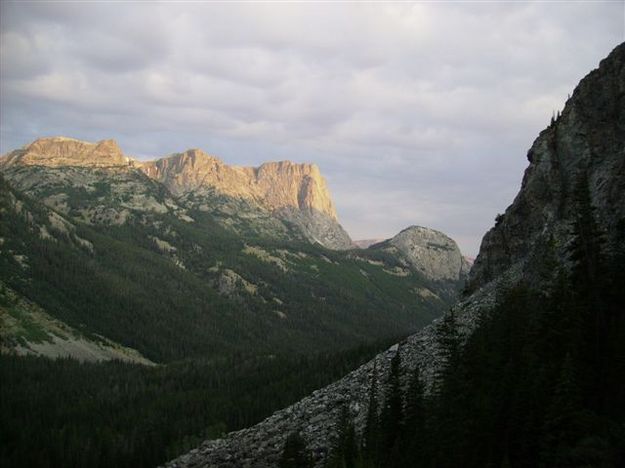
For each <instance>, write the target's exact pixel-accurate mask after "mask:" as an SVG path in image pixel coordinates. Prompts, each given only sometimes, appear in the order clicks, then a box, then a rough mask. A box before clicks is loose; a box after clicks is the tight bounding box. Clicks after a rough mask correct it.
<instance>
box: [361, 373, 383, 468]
mask: <svg viewBox="0 0 625 468" xmlns="http://www.w3.org/2000/svg"><path fill="white" fill-rule="evenodd" d="M379 442H380V419H379V404H378V364H377V362H375V363H374V364H373V373H372V375H371V385H370V386H369V406H368V407H367V420H366V422H365V429H364V432H363V436H362V452H363V456H364V458H365V460H367V461H369V462H375V461H376V460H377V458H378V446H379Z"/></svg>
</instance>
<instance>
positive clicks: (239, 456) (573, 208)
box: [169, 44, 625, 467]
mask: <svg viewBox="0 0 625 468" xmlns="http://www.w3.org/2000/svg"><path fill="white" fill-rule="evenodd" d="M624 130H625V44H621V45H620V46H618V47H617V48H616V49H615V50H614V51H613V52H612V53H611V54H610V55H609V57H608V58H606V59H605V60H604V61H602V62H601V64H600V66H599V68H598V69H597V70H595V71H593V72H591V73H590V74H589V75H588V76H587V77H586V78H584V79H583V80H582V81H581V83H580V84H579V86H578V87H577V88H576V90H575V92H574V93H573V95H572V97H571V98H570V99H569V100H568V101H567V103H566V106H565V108H564V110H563V112H562V115H561V116H560V117H559V119H557V120H556V121H555V122H554V123H553V124H552V125H551V126H550V127H549V128H547V129H546V130H545V131H543V132H542V133H541V134H540V136H539V137H538V139H537V140H536V141H535V143H534V145H533V146H532V149H531V150H530V152H529V154H528V159H529V162H530V165H529V167H528V169H527V171H526V173H525V178H524V181H523V185H522V188H521V191H520V193H519V195H518V196H517V198H516V199H515V201H514V203H513V204H512V205H511V206H510V208H508V210H507V211H506V213H505V214H504V215H503V216H501V217H500V218H499V219H498V221H497V225H496V226H495V227H494V228H493V229H491V231H489V233H488V234H487V235H486V236H485V237H484V240H483V242H482V246H481V249H480V254H479V256H478V258H477V260H476V262H475V265H474V267H473V269H472V272H471V278H472V287H473V292H472V293H471V295H470V296H468V297H467V298H465V299H464V300H462V301H461V302H459V303H458V304H457V305H456V306H455V307H454V309H453V310H454V314H450V315H448V317H447V318H450V320H453V317H456V320H457V323H458V328H457V333H458V334H459V338H460V341H461V342H462V341H463V340H466V339H467V337H469V336H470V335H471V333H472V332H473V330H475V329H476V327H478V325H479V324H483V323H490V322H489V319H490V317H489V312H490V311H491V310H494V307H495V306H496V304H497V302H498V301H499V300H500V296H501V295H502V294H504V293H505V291H507V290H509V289H510V288H511V286H513V285H519V284H521V283H524V284H530V285H532V284H538V286H541V285H540V282H541V281H540V279H541V278H542V279H543V280H545V278H550V279H553V276H554V273H555V272H556V271H557V267H558V265H560V266H564V267H566V266H567V265H568V263H569V261H568V260H567V259H568V258H569V256H568V255H567V254H565V251H566V249H567V246H570V245H571V241H572V240H573V235H572V229H571V226H572V224H573V221H575V220H577V221H578V222H579V219H580V218H579V216H578V214H579V206H580V205H579V200H580V197H582V196H583V195H584V193H586V191H587V193H589V195H590V198H591V202H592V204H593V205H594V206H596V208H597V209H596V222H597V225H598V229H599V230H602V231H603V232H605V234H606V237H607V238H608V245H610V242H612V246H613V248H614V249H616V248H620V249H621V250H623V246H622V243H623V226H625V220H624V213H625V212H624V209H625V208H624V207H625V170H623V169H624V164H625V133H624ZM586 181H587V185H586ZM580 193H581V194H580ZM578 236H579V234H578ZM577 241H578V242H579V237H578V240H577ZM583 242H586V243H587V244H588V245H590V244H592V242H593V239H583ZM550 262H552V263H550ZM595 279H596V280H597V279H599V280H600V279H602V278H595ZM565 293H568V294H569V295H570V293H571V292H570V291H565ZM591 293H592V292H591ZM547 299H548V298H547ZM541 300H543V301H544V300H546V299H545V298H542V299H541ZM556 306H557V305H556ZM595 309H596V308H595ZM528 312H531V310H530V311H523V312H522V314H523V315H521V317H523V316H528ZM561 312H562V311H561V310H560V311H559V312H558V313H561ZM564 312H566V310H565V311H564ZM571 314H573V307H572V308H571ZM571 317H574V316H573V315H571ZM547 319H549V320H552V318H551V317H547V318H545V317H539V318H536V319H535V321H536V322H538V323H543V322H544V323H548V322H545V320H547ZM450 320H440V321H436V322H435V323H433V324H432V325H431V326H428V327H426V328H424V329H423V330H422V331H420V332H418V333H417V334H415V335H413V336H411V337H409V338H408V339H407V340H406V341H405V342H403V343H400V346H399V350H400V354H401V356H402V362H403V363H404V366H405V367H404V369H403V371H402V377H401V379H402V382H403V384H404V388H405V384H406V383H407V380H408V378H409V377H408V376H409V375H411V373H412V370H413V368H414V367H415V366H417V365H418V366H419V367H420V373H421V379H422V381H423V383H424V385H425V391H426V392H429V391H431V390H432V383H433V381H434V379H435V377H436V376H437V374H438V371H439V370H440V369H441V367H442V366H443V365H444V363H445V362H447V361H448V360H449V359H451V358H450V354H449V352H448V353H447V354H444V353H441V341H440V339H439V338H440V337H441V336H447V337H449V335H448V334H447V335H445V333H448V330H446V328H445V327H448V326H449V323H450ZM563 320H564V324H563V325H564V326H571V325H570V324H569V325H567V323H566V315H565V318H564V319H563ZM592 320H593V321H594V320H595V319H592ZM571 321H572V319H570V320H569V322H571ZM573 321H574V320H573ZM520 323H521V324H522V323H523V322H522V319H521V322H520ZM502 326H504V327H506V326H507V327H508V328H504V332H506V333H507V334H504V335H503V336H504V337H503V338H502V340H503V341H502V343H503V344H504V345H506V346H504V347H507V348H515V349H517V346H522V345H523V343H522V342H518V341H515V342H514V343H513V345H512V346H510V345H509V341H507V338H506V337H508V338H509V337H510V336H515V337H516V336H517V335H513V334H512V332H510V330H509V328H510V327H512V328H514V326H515V325H514V324H507V325H506V324H503V325H502ZM524 326H525V325H524ZM599 326H601V321H599ZM530 330H531V328H530ZM564 331H566V329H564V330H562V332H564ZM562 332H561V333H560V336H559V335H558V330H555V331H554V333H553V334H554V338H553V340H552V341H550V342H548V343H547V346H548V347H551V348H553V347H555V346H557V343H556V342H555V341H556V340H562V339H563V338H562V336H561V335H563V334H564V333H562ZM528 333H531V332H528ZM487 338H488V337H487ZM526 338H527V337H521V338H519V339H526ZM573 339H575V335H574V336H573ZM595 339H596V337H595ZM496 344H497V345H499V344H498V343H491V345H496ZM582 344H583V343H582V342H581V341H580V339H579V338H578V341H577V342H576V341H573V345H574V348H573V349H572V350H571V348H565V350H568V354H566V353H565V355H564V356H563V357H562V358H563V359H564V367H563V369H562V372H564V373H563V374H561V375H560V377H559V380H558V382H557V385H556V390H555V392H556V397H554V402H553V403H552V407H551V411H552V420H551V421H550V423H551V424H553V426H552V429H553V431H552V433H551V434H552V435H553V436H554V437H555V434H557V433H558V432H557V431H556V429H557V428H559V429H558V430H561V429H562V428H563V427H564V428H565V429H564V430H567V428H568V426H567V421H569V419H567V418H569V417H571V415H570V413H567V411H569V412H570V411H571V406H570V405H572V404H575V401H574V400H566V398H567V397H568V396H569V395H570V394H571V393H572V392H573V390H574V389H573V388H572V387H574V383H572V382H574V379H573V378H572V376H571V372H572V371H571V369H570V368H569V367H567V362H570V360H571V354H572V353H573V352H574V351H575V347H576V348H579V347H580V346H581V345H582ZM584 346H586V344H584ZM620 346H621V348H620V349H621V352H622V342H621V343H620ZM487 347H488V346H487V344H486V345H482V348H487ZM595 349H596V347H595ZM395 350H396V348H395V349H391V350H389V351H388V352H386V353H383V354H381V355H379V356H378V357H377V358H375V359H374V360H373V361H371V362H369V363H368V364H365V365H364V366H362V367H360V368H359V369H357V370H355V371H353V372H352V373H351V374H349V375H347V376H346V377H345V378H343V379H342V380H340V381H338V382H336V383H335V384H333V385H330V386H328V387H326V388H324V389H321V390H319V391H317V392H314V393H313V394H312V395H311V396H310V397H308V398H306V399H304V400H302V401H300V402H299V403H297V404H295V405H293V406H291V407H289V408H286V409H284V410H282V411H279V412H277V413H275V414H274V415H273V416H271V417H270V418H268V419H266V420H265V421H263V422H262V423H260V424H258V425H256V426H254V427H252V428H249V429H246V430H243V431H239V432H236V433H232V434H230V435H229V436H228V437H226V438H225V439H219V440H214V441H206V442H205V443H204V444H202V445H201V446H200V447H199V448H198V449H196V450H194V451H191V452H190V453H189V454H187V455H185V456H183V457H180V458H178V459H176V460H174V461H172V462H171V463H170V464H169V466H172V467H183V466H219V467H231V466H243V467H252V466H253V467H263V466H275V465H276V462H277V460H278V459H279V455H280V452H281V450H282V448H283V447H284V441H285V438H286V436H287V435H288V434H289V433H291V432H292V431H299V432H300V433H301V435H302V436H303V437H304V440H305V443H306V445H307V447H308V448H309V449H311V450H312V451H313V456H314V459H315V463H316V466H322V464H323V462H324V459H325V457H326V455H327V453H328V450H329V448H330V447H331V446H332V444H333V443H335V442H334V441H335V440H336V431H337V428H336V421H337V420H338V415H339V409H340V408H341V407H345V406H346V407H347V408H348V413H349V416H351V418H352V419H353V421H354V424H355V431H356V434H357V435H362V433H363V430H364V427H365V418H366V415H367V409H368V408H367V407H368V398H367V394H368V392H369V390H370V386H371V379H372V375H373V368H374V363H375V364H377V375H378V381H379V385H378V387H377V388H378V389H380V388H381V387H383V386H382V385H381V383H382V382H387V381H388V375H389V368H390V359H391V357H392V356H393V355H394V354H395ZM525 350H526V349H525V348H523V347H521V348H518V349H517V351H518V352H519V353H522V352H524V351H525ZM482 351H484V350H482ZM486 351H487V349H486ZM486 351H484V352H486ZM591 354H592V353H591ZM513 356H514V355H513ZM620 356H622V353H621V354H620ZM456 357H457V356H456ZM540 357H541V356H538V359H540ZM497 358H498V356H495V357H494V358H493V359H495V360H496V359H497ZM522 358H524V357H523V356H522V357H521V358H519V357H518V356H515V358H514V359H513V360H511V361H510V362H506V361H504V362H503V363H499V364H498V365H500V366H502V367H504V368H505V366H506V365H510V366H511V365H513V364H514V363H515V360H517V361H518V360H519V359H522ZM591 358H592V356H590V357H589V358H587V359H588V360H590V362H593V361H592V360H591ZM499 359H500V360H501V358H499ZM610 364H614V365H618V363H610ZM549 365H554V363H549ZM560 365H562V364H561V362H557V363H555V375H556V377H557V376H558V372H559V371H560V367H559V366H560ZM589 368H591V369H592V366H589ZM621 368H622V366H621ZM488 371H489V370H488V369H486V370H484V371H483V373H485V374H487V375H488ZM550 372H553V371H552V370H551V371H550ZM530 374H531V369H530ZM470 377H471V376H470V375H469V377H468V378H469V379H470ZM488 377H489V378H491V379H492V382H491V381H488V382H489V384H491V385H499V382H500V380H505V379H504V377H508V378H511V376H505V375H495V376H492V375H488ZM478 383H479V382H478ZM501 384H502V385H504V384H505V382H502V383H501ZM621 389H622V386H621ZM486 390H488V389H483V391H486ZM509 390H510V392H512V391H516V389H509ZM383 391H385V390H378V396H379V397H380V398H381V397H382V392H383ZM462 391H463V390H462V389H457V392H462ZM538 391H543V389H542V388H539V389H538ZM567 392H569V393H567ZM621 394H622V392H621ZM456 395H458V393H456ZM549 396H550V397H551V395H549ZM452 397H453V395H452ZM531 398H532V397H529V398H525V399H524V401H523V403H524V404H530V403H531V402H529V401H528V400H530V399H531ZM558 398H559V399H558ZM563 398H564V400H563ZM478 400H479V399H478ZM480 403H481V401H474V402H472V404H475V405H477V406H479V404H480ZM400 404H401V403H400ZM553 405H560V406H553ZM562 405H564V407H563V406H562ZM566 405H569V406H566ZM529 408H531V404H530V405H529ZM562 408H564V409H562ZM441 411H443V413H444V408H443V409H442V410H441ZM499 411H500V413H495V414H492V418H494V419H495V420H497V419H498V418H502V419H503V418H504V417H506V416H508V413H510V412H514V411H517V412H520V414H521V415H523V411H524V409H523V408H507V407H504V408H501V409H500V410H499ZM525 411H527V409H525ZM528 412H529V411H528ZM608 412H609V408H608ZM453 416H454V415H451V417H452V418H453ZM558 418H559V419H558ZM575 418H576V419H573V420H574V421H576V423H579V421H586V422H585V424H589V423H588V422H587V421H588V420H589V416H588V414H587V413H581V415H576V416H575ZM584 418H586V419H584ZM599 421H600V420H599ZM445 422H446V423H447V424H448V425H450V427H451V426H453V425H454V424H455V423H454V422H453V419H451V420H446V421H445ZM457 423H458V421H457V422H456V424H457ZM527 423H528V424H530V423H532V422H531V421H530V422H527ZM558 425H559V426H558ZM600 426H601V424H599V427H600ZM493 427H498V426H496V425H494V426H493ZM528 427H529V428H533V426H531V425H528ZM481 429H482V428H480V427H471V428H470V429H468V430H470V431H472V433H473V432H475V431H479V430H481ZM526 429H527V428H526ZM538 429H539V430H543V429H544V426H539V427H538ZM487 430H488V429H487ZM571 430H577V429H571ZM534 432H536V431H534ZM590 433H591V434H597V433H599V429H597V428H594V429H591V430H590ZM582 434H584V433H583V432H582ZM465 435H466V434H465ZM480 435H482V434H481V433H480ZM501 435H502V436H506V434H505V433H504V434H501ZM566 435H567V436H570V434H566ZM457 436H458V437H457V440H456V439H454V440H448V441H443V442H446V443H447V445H445V444H444V443H443V444H439V445H442V446H444V447H448V448H449V450H452V451H453V443H459V444H461V443H462V438H463V437H462V435H461V434H457ZM423 437H424V440H426V441H427V440H428V439H427V434H424V435H423ZM612 437H613V438H616V437H618V436H612ZM596 439H597V438H595V439H588V438H585V439H583V440H582V442H581V445H580V446H579V448H578V449H577V450H578V453H576V454H575V456H577V457H578V458H577V459H578V460H582V459H585V460H594V459H597V457H599V458H600V456H604V455H605V454H600V456H599V455H597V453H600V452H601V450H604V448H605V447H606V446H608V443H607V442H606V440H604V439H600V438H599V440H598V441H597V440H596ZM508 442H509V446H512V445H513V444H515V443H516V444H517V445H518V444H521V445H522V444H523V443H524V442H525V441H524V440H519V441H514V440H513V441H508ZM557 442H558V441H556V442H554V441H553V440H552V441H551V442H550V443H552V444H554V443H557ZM564 442H567V443H568V441H560V442H559V443H564ZM573 442H577V441H576V440H573ZM419 443H422V441H421V440H420V441H419ZM602 444H603V445H602ZM563 446H564V447H569V446H568V445H563ZM489 448H490V449H492V447H486V448H485V450H486V451H488V450H489ZM512 448H514V449H516V450H517V452H518V451H519V449H518V447H512ZM389 449H390V447H389ZM592 451H594V452H592ZM565 452H566V451H565ZM448 455H452V454H450V453H448ZM508 455H509V452H504V453H503V455H502V457H503V458H502V459H498V460H496V461H497V462H500V463H501V465H502V466H510V465H511V460H510V459H509V458H508ZM536 456H537V454H536V450H534V457H536ZM566 456H571V451H570V450H569V451H568V452H567V453H564V458H566ZM609 456H611V455H610V454H607V455H606V456H605V458H604V459H606V460H608V459H609ZM593 457H595V458H593ZM451 459H453V457H449V458H448V460H451ZM464 462H466V463H470V464H472V465H471V466H473V465H475V466H484V464H485V459H477V460H464ZM480 463H481V464H480ZM443 465H444V464H443ZM382 466H384V465H382ZM410 466H412V465H410ZM453 466H458V465H453ZM512 466H514V465H513V464H512ZM522 466H530V465H522ZM531 466H535V465H531ZM546 466H613V465H609V464H608V465H605V464H602V465H596V464H593V463H592V462H588V463H586V464H585V465H574V464H554V465H546Z"/></svg>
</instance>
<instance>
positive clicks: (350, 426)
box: [327, 405, 358, 468]
mask: <svg viewBox="0 0 625 468" xmlns="http://www.w3.org/2000/svg"><path fill="white" fill-rule="evenodd" d="M336 432H337V434H336V439H335V442H334V444H333V446H332V449H331V451H330V455H329V457H328V463H327V467H328V468H355V466H356V460H357V458H358V446H357V445H356V430H355V429H354V423H353V422H352V419H351V417H350V414H349V407H348V405H343V406H342V407H341V411H340V413H339V419H338V422H337V430H336Z"/></svg>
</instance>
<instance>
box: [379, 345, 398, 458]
mask: <svg viewBox="0 0 625 468" xmlns="http://www.w3.org/2000/svg"><path fill="white" fill-rule="evenodd" d="M400 371H401V355H400V352H399V349H398V350H397V352H396V353H395V355H394V356H393V359H392V360H391V368H390V371H389V375H388V378H387V381H386V388H385V393H384V406H383V407H382V413H381V415H380V425H381V427H380V429H381V433H380V442H381V445H380V455H381V458H380V463H381V465H382V466H391V463H390V456H391V454H392V452H393V449H394V447H395V446H396V444H398V436H399V433H400V431H401V429H402V428H401V423H402V421H403V408H402V394H401V387H400V379H399V378H400Z"/></svg>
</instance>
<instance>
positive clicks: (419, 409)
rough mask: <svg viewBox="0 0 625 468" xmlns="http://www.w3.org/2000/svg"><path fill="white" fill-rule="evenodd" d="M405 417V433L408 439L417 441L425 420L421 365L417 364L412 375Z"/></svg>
mask: <svg viewBox="0 0 625 468" xmlns="http://www.w3.org/2000/svg"><path fill="white" fill-rule="evenodd" d="M405 413H406V414H405V418H404V428H405V429H404V433H405V435H406V439H407V441H410V442H412V441H416V442H417V443H418V440H419V439H420V437H421V436H422V434H423V428H424V421H425V402H424V387H423V382H422V381H421V375H420V370H419V365H416V366H415V368H414V370H413V371H412V375H411V376H410V382H409V384H408V390H407V392H406V410H405Z"/></svg>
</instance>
